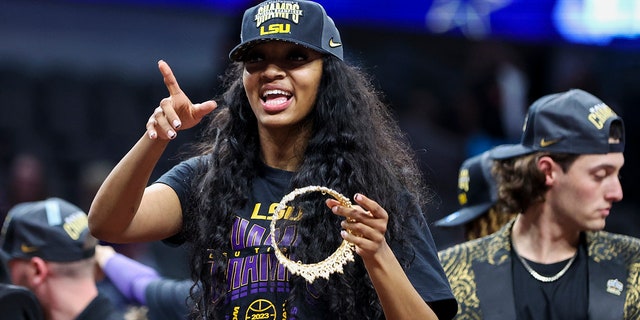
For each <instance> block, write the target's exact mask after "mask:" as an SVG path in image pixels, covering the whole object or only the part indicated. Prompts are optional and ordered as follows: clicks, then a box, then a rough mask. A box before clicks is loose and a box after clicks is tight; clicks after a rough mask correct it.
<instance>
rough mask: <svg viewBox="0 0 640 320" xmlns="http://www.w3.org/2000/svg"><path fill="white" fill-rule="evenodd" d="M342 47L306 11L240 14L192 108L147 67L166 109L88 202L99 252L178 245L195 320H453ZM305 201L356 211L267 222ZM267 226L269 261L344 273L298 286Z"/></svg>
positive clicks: (381, 120) (402, 181)
mask: <svg viewBox="0 0 640 320" xmlns="http://www.w3.org/2000/svg"><path fill="white" fill-rule="evenodd" d="M343 45H344V44H343V41H342V39H341V37H340V33H339V31H338V29H337V28H336V26H335V24H334V22H333V20H332V19H331V18H329V16H328V15H327V13H326V12H325V10H324V8H323V7H322V6H321V5H320V4H318V3H316V2H312V1H280V0H269V1H265V2H262V3H260V4H258V5H256V6H254V7H251V8H249V9H247V10H246V11H245V14H244V17H243V20H242V30H241V41H240V44H239V45H238V46H236V47H235V48H234V49H233V50H231V52H230V55H229V56H230V59H231V60H232V61H233V62H234V63H233V64H232V65H231V67H230V69H229V70H228V72H227V74H226V75H227V77H226V81H224V83H225V92H224V93H223V95H222V97H221V98H220V99H217V100H218V102H214V101H207V102H204V103H201V104H192V103H191V101H190V100H189V98H188V97H187V95H186V94H185V92H184V91H182V89H181V88H180V87H179V85H178V82H177V80H176V78H175V76H174V74H173V72H172V71H171V69H170V68H169V65H168V64H167V63H166V62H165V61H160V62H159V63H158V67H159V69H160V72H161V73H162V76H163V78H164V82H165V85H166V87H167V89H168V91H169V97H167V98H165V99H163V100H162V101H160V104H159V106H158V107H157V108H156V109H155V111H154V112H153V114H152V115H151V117H150V118H149V121H148V122H147V124H146V128H147V131H146V133H145V135H144V136H142V137H141V138H140V140H138V142H137V143H136V144H135V145H134V146H133V148H132V149H131V150H130V151H129V152H128V153H127V155H125V156H124V158H123V159H122V160H121V161H120V162H119V163H118V164H117V165H116V167H115V168H114V170H113V171H112V172H111V173H110V174H109V176H108V177H107V178H106V180H105V182H104V183H103V185H102V186H101V187H100V189H99V191H98V193H97V195H96V197H95V199H94V201H93V203H92V205H91V209H90V211H89V221H90V228H91V232H92V233H93V234H94V235H95V236H96V237H98V238H100V239H101V240H104V241H107V242H111V243H123V242H144V241H153V240H160V239H166V241H168V242H173V243H183V242H187V243H189V244H190V245H192V246H193V248H194V251H193V253H192V254H191V257H192V274H193V278H194V279H193V280H194V285H195V284H196V283H197V284H201V285H202V290H192V291H193V292H194V295H193V299H192V301H194V302H197V304H194V306H195V307H194V308H192V309H193V311H194V313H195V316H197V317H199V318H207V319H223V318H232V317H238V318H248V317H253V316H254V315H256V316H265V315H268V316H269V317H270V318H272V319H276V318H277V319H280V318H284V317H286V318H287V319H305V320H309V319H329V318H335V319H356V318H357V319H382V318H387V319H396V320H398V319H436V318H439V319H449V318H451V317H452V316H453V315H454V314H455V313H456V303H455V300H454V298H453V295H452V293H451V289H450V287H449V283H448V281H447V278H446V276H445V274H444V271H443V270H442V266H441V265H440V263H439V261H438V257H437V249H436V247H435V243H434V241H433V238H432V237H431V233H430V231H429V229H428V225H427V223H426V219H425V217H424V213H423V211H422V209H423V208H424V204H425V201H426V197H425V194H424V192H425V190H426V186H425V185H424V181H423V179H422V175H421V173H420V171H419V169H418V166H417V164H416V162H415V155H414V154H413V151H412V150H411V149H410V147H409V146H408V143H407V141H406V139H405V136H404V134H403V133H402V132H401V131H400V129H399V127H398V125H397V123H396V122H395V119H394V118H393V117H392V115H391V114H390V112H389V109H388V108H387V106H386V105H385V104H384V103H383V102H382V100H381V99H380V97H379V95H378V94H377V92H376V91H375V90H374V89H373V88H374V87H373V85H372V83H371V82H370V80H369V79H368V76H366V75H364V74H363V72H362V71H360V70H359V69H358V68H356V67H353V66H351V65H349V64H348V63H347V62H345V61H344V56H343ZM210 113H211V116H210V119H209V121H208V122H207V123H205V128H204V132H203V134H202V138H203V139H202V140H201V141H200V142H201V143H200V144H198V145H197V148H196V151H197V152H196V155H195V156H194V157H192V158H190V159H187V160H185V161H184V162H182V163H180V164H178V165H177V166H176V167H174V168H173V169H171V170H170V171H169V172H168V173H166V174H165V175H163V176H162V177H160V179H159V180H158V181H156V183H151V184H150V185H149V182H150V181H149V179H150V176H151V173H152V172H153V170H154V168H155V166H156V164H157V162H158V160H159V159H160V158H161V157H162V155H163V152H164V150H165V148H166V147H167V145H168V144H169V143H170V142H171V140H172V139H173V138H175V137H176V134H177V133H178V132H179V131H180V130H186V129H189V128H192V127H194V126H195V125H196V124H198V123H200V121H201V120H202V118H203V117H204V116H205V115H207V114H210ZM308 186H322V187H326V188H330V189H333V190H336V191H337V192H339V193H341V194H343V195H347V197H348V198H353V199H354V201H355V203H354V204H353V205H352V206H350V205H347V204H346V203H344V202H339V201H337V200H335V199H333V198H331V197H329V196H328V195H324V196H323V195H321V194H320V193H319V192H318V193H315V194H308V195H305V197H301V198H298V199H296V200H297V201H295V203H292V204H290V206H289V207H288V208H287V209H286V210H284V209H283V210H282V211H278V212H274V211H275V210H276V208H277V207H278V203H279V201H281V199H282V198H283V197H284V196H285V195H287V194H290V193H291V192H292V191H294V190H296V189H299V188H304V187H308ZM314 196H315V197H314ZM305 200H306V201H305ZM294 207H295V209H294ZM329 211H331V212H329ZM287 212H288V213H289V214H287ZM292 213H300V214H293V215H292ZM332 213H333V214H332ZM276 215H277V216H279V217H280V222H281V224H280V226H279V227H278V228H277V229H278V230H279V231H276V232H274V233H273V234H274V238H275V241H276V242H279V246H281V247H283V249H285V251H286V253H283V255H284V254H286V255H287V256H289V257H291V258H292V259H294V260H295V261H303V262H306V263H314V262H317V261H321V260H323V259H325V258H327V257H329V256H330V255H331V254H332V253H334V252H335V251H336V248H338V247H339V246H340V245H341V243H343V241H346V242H348V243H351V244H353V245H354V247H355V256H356V257H354V260H355V261H353V263H346V264H345V265H344V268H343V270H342V273H333V274H331V275H330V276H329V277H328V279H326V278H322V279H318V280H316V281H312V282H308V281H305V280H306V279H304V278H303V277H300V276H298V275H296V274H293V273H291V272H289V270H288V269H287V268H285V266H284V265H283V264H282V263H280V261H281V260H279V259H278V257H276V255H275V252H274V251H275V250H274V248H273V245H272V240H271V237H270V234H271V233H270V231H269V230H270V222H271V220H272V219H275V218H274V217H276ZM276 234H277V237H276Z"/></svg>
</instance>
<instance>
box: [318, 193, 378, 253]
mask: <svg viewBox="0 0 640 320" xmlns="http://www.w3.org/2000/svg"><path fill="white" fill-rule="evenodd" d="M354 199H355V201H356V203H357V205H353V206H352V207H345V206H343V205H342V204H341V203H340V202H339V201H337V200H335V199H327V201H326V204H327V206H328V207H329V208H331V211H333V213H334V214H337V215H340V216H343V217H345V218H346V219H345V220H344V221H342V223H341V226H342V228H343V229H344V230H342V232H341V235H342V238H343V239H345V240H347V241H349V242H351V243H353V244H354V245H355V246H356V253H357V254H358V255H360V257H362V259H364V260H368V259H370V258H373V257H374V256H375V255H376V254H377V253H379V252H381V251H382V250H386V249H388V244H387V242H386V240H385V233H386V232H387V222H388V221H389V215H388V214H387V211H386V210H385V209H384V208H382V207H381V206H380V205H379V204H378V203H377V202H375V201H373V200H371V199H369V198H367V197H365V196H364V195H362V194H360V193H357V194H356V195H355V196H354Z"/></svg>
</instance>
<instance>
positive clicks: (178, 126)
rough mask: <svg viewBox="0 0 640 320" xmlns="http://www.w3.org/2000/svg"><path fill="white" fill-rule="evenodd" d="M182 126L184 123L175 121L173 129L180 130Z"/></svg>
mask: <svg viewBox="0 0 640 320" xmlns="http://www.w3.org/2000/svg"><path fill="white" fill-rule="evenodd" d="M181 125H182V123H180V120H173V127H174V128H176V129H178V128H180V126H181Z"/></svg>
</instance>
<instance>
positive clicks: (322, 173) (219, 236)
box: [183, 55, 429, 319]
mask: <svg viewBox="0 0 640 320" xmlns="http://www.w3.org/2000/svg"><path fill="white" fill-rule="evenodd" d="M242 71H243V64H242V63H234V64H232V65H231V66H230V68H229V69H228V71H227V73H226V74H225V82H224V89H225V91H224V93H223V94H222V97H221V98H220V99H217V101H218V105H219V107H218V108H217V109H216V110H215V111H214V113H213V114H211V115H210V117H211V118H210V123H209V124H208V125H207V126H206V128H205V129H204V130H203V135H202V139H201V141H200V142H199V143H198V144H197V150H198V152H199V153H200V154H204V155H207V157H208V160H209V161H208V163H209V165H208V167H207V168H206V172H202V173H201V175H200V177H201V178H200V179H198V181H195V182H194V187H195V188H197V190H198V191H197V192H195V194H196V199H192V200H193V201H191V203H192V205H191V207H190V208H189V209H187V210H192V212H190V213H189V214H185V219H186V217H188V216H191V217H194V218H193V220H185V222H184V230H183V233H184V234H187V235H189V236H190V239H188V240H189V241H190V242H191V244H192V245H193V250H194V253H193V254H192V261H191V263H192V273H193V277H194V278H195V279H197V280H199V282H200V284H201V286H200V287H199V288H200V289H202V290H192V294H191V295H192V299H194V301H200V303H199V304H198V306H197V308H196V309H197V310H195V311H194V315H195V317H196V318H202V317H204V316H205V315H206V318H207V319H217V318H218V317H219V316H218V314H219V310H218V309H221V308H222V307H223V304H224V301H225V294H226V293H227V291H228V287H227V283H226V281H227V279H226V266H227V262H228V260H227V258H226V257H225V255H224V251H226V250H229V246H230V244H229V235H230V232H231V231H230V230H231V226H232V221H233V219H234V214H235V212H237V211H238V210H239V209H241V208H243V207H244V206H245V205H246V204H247V202H248V198H247V194H248V193H249V191H250V187H251V184H252V181H253V180H254V177H255V175H256V168H257V166H260V165H262V164H261V157H260V143H259V137H258V129H257V120H256V117H255V116H254V114H253V112H252V110H251V107H250V105H249V102H248V100H247V97H246V94H245V91H244V87H243V83H242ZM302 125H308V126H311V128H312V130H311V135H310V138H309V141H308V144H307V145H306V146H302V147H303V148H304V149H303V150H302V151H301V152H303V154H304V159H303V160H302V163H301V164H300V166H299V168H298V170H297V171H296V172H295V174H294V177H293V179H292V181H291V183H290V187H291V188H292V189H293V188H297V187H305V186H309V185H321V186H326V187H329V188H332V189H334V190H339V191H340V192H341V193H343V194H345V195H353V194H355V193H357V192H360V193H363V194H365V195H366V196H368V197H370V198H371V199H374V200H375V201H377V202H378V203H379V204H380V205H381V206H382V207H383V208H385V209H386V210H387V212H388V214H389V222H388V226H387V234H386V237H387V241H389V243H392V242H393V243H394V244H396V245H399V246H400V248H402V250H403V251H404V252H405V253H407V254H403V256H406V257H407V258H406V259H401V261H400V263H401V264H402V265H403V266H408V265H409V264H410V263H411V258H412V257H413V255H412V252H413V251H412V247H411V243H410V242H409V241H408V240H406V239H408V238H410V234H409V233H410V231H409V230H410V229H411V228H409V227H408V223H410V222H409V221H413V222H415V221H424V219H419V220H414V219H411V217H410V215H411V214H421V213H422V210H415V209H414V210H408V209H407V208H409V207H410V206H413V207H416V206H419V208H421V209H422V208H424V204H425V203H426V199H428V194H429V193H428V192H429V190H428V189H427V188H426V186H425V185H424V180H423V178H422V175H421V172H420V170H419V169H418V167H417V164H416V161H415V157H414V155H413V152H412V150H411V149H410V148H409V144H408V143H407V141H406V138H405V136H404V135H403V134H402V132H401V130H400V128H399V127H398V125H397V123H396V121H395V119H394V117H393V114H392V113H391V112H390V110H389V109H388V108H387V106H386V105H385V104H384V103H383V101H382V98H381V95H380V93H379V92H378V91H377V90H376V89H375V88H374V86H373V84H372V82H371V79H370V78H369V77H368V76H367V75H366V74H365V72H363V71H362V70H361V69H360V68H358V67H355V66H351V65H348V64H347V63H345V62H343V61H342V60H339V59H337V58H335V57H333V56H330V55H327V56H325V57H324V58H323V74H322V79H321V83H320V88H319V90H318V96H317V100H316V103H315V107H314V109H313V111H312V112H311V113H310V115H309V116H308V119H306V121H304V124H302ZM408 202H409V203H410V204H408ZM309 210H311V211H309ZM321 210H325V211H326V210H327V208H326V206H325V204H324V203H323V202H322V203H319V204H318V205H317V206H316V207H314V208H311V209H305V211H303V212H304V217H303V219H302V220H301V221H297V222H296V223H297V225H298V230H299V235H298V236H299V241H298V242H299V245H298V246H297V247H296V248H295V255H296V259H297V260H301V261H320V260H322V259H324V258H326V257H327V256H329V255H330V254H331V253H332V252H333V251H335V249H336V248H337V246H338V245H339V244H340V242H341V241H342V239H341V238H340V235H339V233H338V232H336V225H338V226H339V220H338V218H339V217H337V216H335V215H327V214H314V212H321ZM210 260H213V264H211V263H209V262H210ZM212 271H213V272H212ZM212 275H213V276H212ZM290 284H291V288H292V289H291V292H290V296H289V299H288V302H287V303H288V306H289V307H290V306H292V305H295V304H296V301H303V300H304V299H305V298H306V294H308V293H309V291H310V289H309V288H308V287H307V283H306V282H305V281H304V279H302V278H300V277H291V280H290ZM313 286H314V288H313V290H312V291H314V292H321V294H320V297H319V299H320V301H321V303H322V305H323V308H326V310H328V314H326V318H328V319H329V318H331V319H381V318H384V314H383V311H382V307H381V306H380V303H379V300H378V298H377V295H376V292H375V289H374V287H373V285H372V284H371V281H370V280H369V278H368V274H367V272H366V270H365V268H364V264H363V263H362V261H361V260H360V259H359V257H356V263H350V264H348V265H346V266H345V270H344V274H341V275H339V276H335V275H334V276H331V278H330V279H328V280H325V279H320V280H316V281H315V282H314V283H313ZM212 288H213V289H212ZM202 301H205V303H202Z"/></svg>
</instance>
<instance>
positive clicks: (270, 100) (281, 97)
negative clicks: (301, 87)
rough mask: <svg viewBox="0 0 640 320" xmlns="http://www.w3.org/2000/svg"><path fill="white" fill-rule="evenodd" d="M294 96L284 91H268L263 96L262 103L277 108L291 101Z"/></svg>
mask: <svg viewBox="0 0 640 320" xmlns="http://www.w3.org/2000/svg"><path fill="white" fill-rule="evenodd" d="M291 96H292V94H291V93H290V92H287V91H284V90H279V89H275V90H267V91H265V92H264V93H263V94H262V101H263V102H264V104H265V106H277V105H281V104H283V103H286V102H287V101H288V100H289V99H291Z"/></svg>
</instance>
